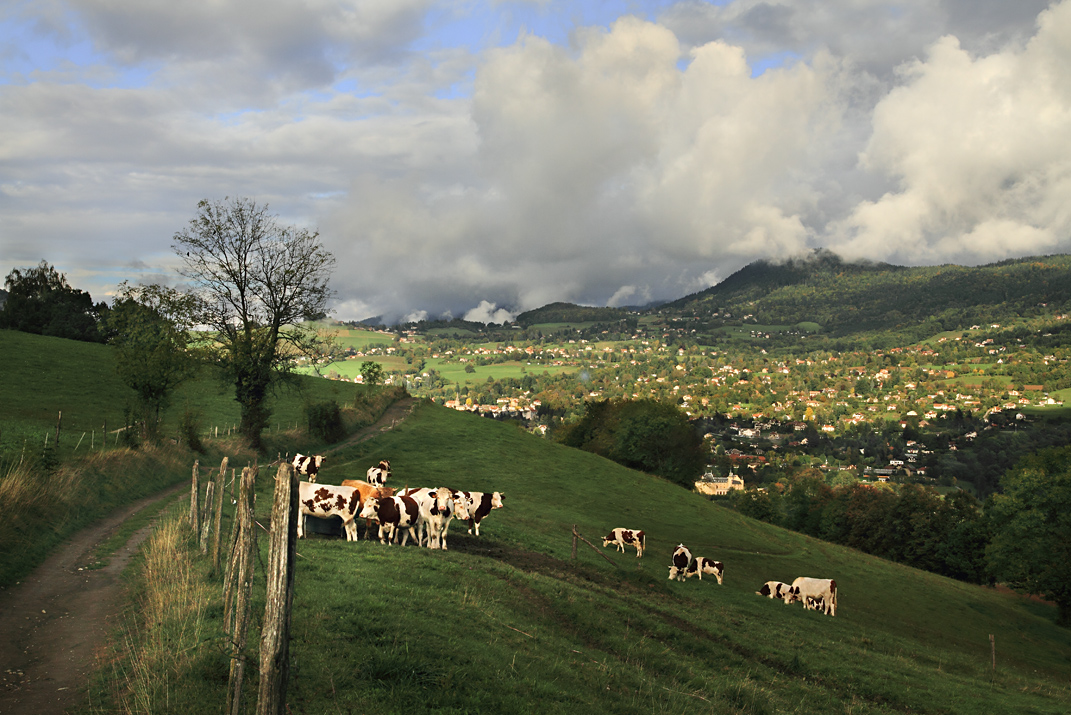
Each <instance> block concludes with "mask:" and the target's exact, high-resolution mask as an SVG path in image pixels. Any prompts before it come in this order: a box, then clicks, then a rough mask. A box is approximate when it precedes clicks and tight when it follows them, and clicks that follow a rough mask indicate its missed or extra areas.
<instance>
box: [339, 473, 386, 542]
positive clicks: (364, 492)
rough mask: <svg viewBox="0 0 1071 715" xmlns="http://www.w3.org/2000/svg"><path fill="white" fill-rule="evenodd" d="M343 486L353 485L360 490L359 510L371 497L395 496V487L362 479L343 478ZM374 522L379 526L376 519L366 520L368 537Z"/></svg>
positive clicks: (365, 531) (365, 530)
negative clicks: (378, 484) (377, 484)
mask: <svg viewBox="0 0 1071 715" xmlns="http://www.w3.org/2000/svg"><path fill="white" fill-rule="evenodd" d="M342 486H344V487H353V488H354V489H356V490H357V491H358V492H360V495H361V503H360V506H359V507H358V511H360V509H361V508H363V507H364V503H365V502H366V501H368V499H369V497H379V498H381V499H382V498H383V497H392V496H394V489H393V488H391V487H376V486H372V485H371V484H369V483H368V482H362V481H361V480H360V479H343V480H342ZM372 524H376V526H379V524H378V522H376V521H375V520H374V519H365V520H364V538H366V539H367V538H368V532H369V530H370V529H371V527H372Z"/></svg>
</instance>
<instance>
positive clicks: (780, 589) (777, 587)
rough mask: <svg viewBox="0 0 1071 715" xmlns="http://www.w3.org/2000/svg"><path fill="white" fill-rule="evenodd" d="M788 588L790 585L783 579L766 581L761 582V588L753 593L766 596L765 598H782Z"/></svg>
mask: <svg viewBox="0 0 1071 715" xmlns="http://www.w3.org/2000/svg"><path fill="white" fill-rule="evenodd" d="M789 588H790V586H789V585H788V584H787V583H785V582H784V581H767V582H766V583H764V584H762V588H760V589H759V590H758V591H756V592H755V593H757V594H759V595H760V596H766V597H767V598H780V599H784V597H785V596H786V595H788V589H789Z"/></svg>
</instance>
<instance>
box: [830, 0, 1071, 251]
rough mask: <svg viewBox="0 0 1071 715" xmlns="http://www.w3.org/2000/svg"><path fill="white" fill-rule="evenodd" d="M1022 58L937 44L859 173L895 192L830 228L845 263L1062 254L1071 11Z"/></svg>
mask: <svg viewBox="0 0 1071 715" xmlns="http://www.w3.org/2000/svg"><path fill="white" fill-rule="evenodd" d="M1039 22H1040V28H1039V31H1038V33H1037V35H1036V36H1035V37H1034V38H1033V39H1032V40H1031V41H1030V42H1029V43H1028V44H1027V45H1026V46H1025V47H1024V48H1022V49H1019V48H1014V47H1013V48H1008V49H1006V50H1004V51H1002V52H998V53H994V54H990V55H987V56H984V57H977V58H976V57H972V56H971V55H970V54H969V53H967V52H966V51H965V50H964V49H963V48H962V47H960V45H959V43H958V41H957V40H956V38H954V37H944V38H941V39H940V40H939V41H938V42H936V43H935V44H934V45H933V46H932V47H931V49H930V52H929V55H928V57H927V58H926V59H925V60H924V61H919V62H915V63H912V64H910V65H908V66H905V67H904V68H903V69H902V72H903V75H904V78H905V83H904V84H903V85H902V86H901V87H898V88H897V89H895V90H893V91H892V92H890V93H889V94H888V96H887V97H885V98H884V99H883V100H882V101H881V102H880V103H879V104H878V105H877V107H876V108H875V111H874V133H873V135H872V137H871V139H870V142H869V144H868V145H867V148H866V151H865V152H864V154H863V155H862V163H863V165H864V166H865V167H866V168H867V169H869V170H871V171H874V172H879V173H883V174H886V175H887V176H889V177H891V178H893V179H894V180H895V181H896V182H897V189H896V190H894V191H890V192H889V193H887V194H885V195H884V196H882V197H881V198H879V199H877V200H876V201H864V202H861V203H860V205H859V206H858V207H857V208H856V209H855V210H854V211H853V212H852V213H851V214H850V215H849V216H848V217H847V218H846V219H845V220H844V221H843V222H841V223H839V224H838V225H836V226H835V227H834V230H833V232H832V233H831V236H832V237H833V243H832V246H831V247H832V248H833V249H834V250H839V251H841V252H843V253H844V254H845V255H848V256H853V257H855V256H859V257H868V258H880V259H885V260H896V261H904V262H912V263H919V262H936V261H952V260H962V261H968V262H970V261H973V262H981V261H987V260H994V259H1000V258H1005V257H1008V256H1015V255H1029V254H1032V253H1043V252H1051V251H1056V250H1063V251H1066V250H1068V249H1071V241H1069V236H1071V210H1069V209H1068V208H1067V196H1068V195H1071V194H1069V193H1068V192H1069V189H1071V44H1069V42H1068V39H1067V38H1068V37H1071V3H1068V2H1065V3H1062V4H1060V5H1056V6H1054V7H1053V9H1052V10H1050V11H1047V12H1045V13H1043V14H1042V15H1041V17H1040V18H1039Z"/></svg>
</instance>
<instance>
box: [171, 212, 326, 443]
mask: <svg viewBox="0 0 1071 715" xmlns="http://www.w3.org/2000/svg"><path fill="white" fill-rule="evenodd" d="M318 238H319V234H318V233H317V232H315V231H309V230H307V229H303V228H297V227H294V226H286V225H282V224H280V223H279V222H278V220H277V217H276V216H274V215H271V214H269V213H268V206H267V204H264V205H258V204H257V203H256V201H255V200H253V199H248V198H236V199H229V198H226V199H224V200H222V201H208V200H203V201H201V202H199V203H198V204H197V216H196V217H195V218H194V219H193V220H191V221H190V224H189V226H188V227H187V228H186V229H185V230H183V231H179V232H178V233H176V234H175V237H174V243H173V244H172V248H173V249H174V251H175V252H176V253H177V254H178V255H179V257H180V258H182V260H183V262H184V263H185V268H184V269H183V270H182V271H181V273H182V275H183V276H185V277H186V278H187V279H189V280H190V281H191V283H192V284H193V287H194V290H195V291H196V292H197V293H198V295H199V296H200V299H201V311H200V320H201V322H202V323H203V324H205V325H207V326H209V327H211V328H212V329H214V330H215V331H216V334H217V336H218V350H217V358H218V361H219V363H220V365H221V366H222V367H223V368H224V369H225V370H226V372H227V375H228V378H229V379H230V380H232V381H233V383H234V387H235V400H237V401H238V403H239V404H240V405H241V408H242V420H241V426H240V427H239V431H240V432H241V433H242V434H243V435H244V436H245V437H246V438H247V439H248V440H249V441H250V443H251V444H252V445H254V446H257V447H259V446H260V436H261V433H262V432H263V430H264V428H265V427H266V425H267V424H268V419H269V418H270V417H271V409H270V407H269V406H268V403H267V400H268V396H269V394H270V391H271V389H272V388H273V387H274V386H275V384H276V383H277V382H278V380H279V379H280V378H281V377H283V376H285V375H286V374H287V373H289V372H290V371H291V370H292V368H293V365H294V359H295V358H296V357H298V356H299V355H303V354H304V355H308V354H311V352H312V351H313V349H314V346H315V344H316V334H315V331H314V330H310V329H309V328H308V327H307V326H305V325H303V324H302V323H303V321H306V320H316V319H319V318H322V317H324V315H325V314H326V312H327V301H328V299H329V298H330V296H331V291H330V289H329V288H328V280H329V279H330V273H331V269H332V268H333V267H334V264H335V259H334V256H332V255H331V253H330V252H328V251H327V250H326V249H324V247H323V245H322V244H321V243H320V242H319V240H318Z"/></svg>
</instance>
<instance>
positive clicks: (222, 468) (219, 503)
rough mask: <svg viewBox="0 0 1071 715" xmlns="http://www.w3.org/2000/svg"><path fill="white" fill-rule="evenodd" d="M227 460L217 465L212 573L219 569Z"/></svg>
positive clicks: (225, 458)
mask: <svg viewBox="0 0 1071 715" xmlns="http://www.w3.org/2000/svg"><path fill="white" fill-rule="evenodd" d="M227 461H228V458H227V457H224V458H223V463H222V464H220V465H219V474H217V475H216V534H215V536H214V537H213V539H212V575H213V576H215V575H216V572H217V571H219V545H220V541H221V540H222V535H223V480H224V479H226V478H227Z"/></svg>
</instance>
